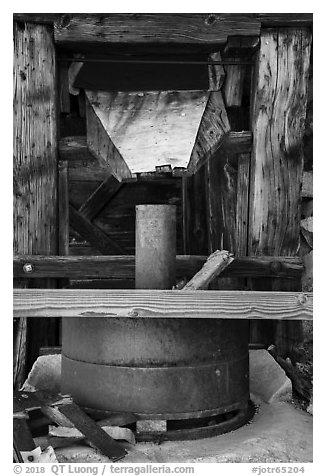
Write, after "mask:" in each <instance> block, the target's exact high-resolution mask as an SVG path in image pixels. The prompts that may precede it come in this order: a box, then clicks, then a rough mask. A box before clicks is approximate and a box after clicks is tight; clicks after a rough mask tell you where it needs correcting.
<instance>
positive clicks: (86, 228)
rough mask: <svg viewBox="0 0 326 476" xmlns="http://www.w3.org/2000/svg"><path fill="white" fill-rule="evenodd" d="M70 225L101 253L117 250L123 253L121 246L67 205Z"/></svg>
mask: <svg viewBox="0 0 326 476" xmlns="http://www.w3.org/2000/svg"><path fill="white" fill-rule="evenodd" d="M69 218H70V225H71V226H72V227H73V228H74V229H75V230H76V231H77V232H78V233H79V234H80V235H81V236H82V237H83V238H85V240H87V241H89V243H90V244H91V245H92V246H94V247H95V248H97V249H98V250H99V251H100V252H101V253H103V254H104V255H105V254H112V253H113V252H118V253H120V254H124V251H123V249H122V247H121V246H120V245H119V244H118V243H116V242H115V241H113V240H112V239H111V238H109V237H108V236H107V235H106V234H105V233H104V232H103V231H102V230H101V229H100V228H98V227H97V226H96V225H94V224H93V223H92V222H90V221H89V220H87V218H85V217H84V216H83V215H81V214H80V213H79V212H78V211H77V210H76V209H75V208H74V207H73V206H72V205H70V206H69Z"/></svg>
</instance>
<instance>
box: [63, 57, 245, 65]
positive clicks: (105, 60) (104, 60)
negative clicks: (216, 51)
mask: <svg viewBox="0 0 326 476" xmlns="http://www.w3.org/2000/svg"><path fill="white" fill-rule="evenodd" d="M57 59H58V61H75V62H80V63H126V64H179V65H187V64H194V65H196V64H197V65H221V66H228V65H230V66H232V65H246V64H249V65H253V64H254V63H253V62H252V61H227V60H224V61H199V60H198V61H195V60H192V61H190V60H186V61H180V60H141V59H139V60H138V59H111V58H57Z"/></svg>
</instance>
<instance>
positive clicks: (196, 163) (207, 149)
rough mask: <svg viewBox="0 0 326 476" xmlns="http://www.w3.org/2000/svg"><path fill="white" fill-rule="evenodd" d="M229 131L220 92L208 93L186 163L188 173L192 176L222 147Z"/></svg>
mask: <svg viewBox="0 0 326 476" xmlns="http://www.w3.org/2000/svg"><path fill="white" fill-rule="evenodd" d="M230 130H231V127H230V123H229V120H228V116H227V113H226V110H225V106H224V101H223V96H222V93H221V92H220V91H213V92H211V93H210V95H209V98H208V101H207V105H206V109H205V112H204V114H203V117H202V120H201V123H200V126H199V129H198V134H197V138H196V142H195V145H194V147H193V149H192V152H191V156H190V160H189V163H188V167H187V170H188V173H189V174H194V173H195V172H197V170H198V169H199V168H200V167H201V166H202V165H203V164H204V163H205V162H206V161H207V160H208V158H209V157H210V156H211V155H212V154H213V153H214V152H215V151H216V150H217V149H218V148H219V147H220V146H221V145H222V143H223V139H224V138H225V135H226V134H227V133H228V132H229V131H230Z"/></svg>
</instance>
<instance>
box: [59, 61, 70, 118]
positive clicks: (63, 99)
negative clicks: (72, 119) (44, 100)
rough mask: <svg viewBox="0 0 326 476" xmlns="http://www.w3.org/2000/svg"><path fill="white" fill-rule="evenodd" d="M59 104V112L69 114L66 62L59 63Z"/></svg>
mask: <svg viewBox="0 0 326 476" xmlns="http://www.w3.org/2000/svg"><path fill="white" fill-rule="evenodd" d="M59 102H60V112H62V113H66V114H69V113H70V95H69V82H68V62H67V61H61V62H60V63H59Z"/></svg>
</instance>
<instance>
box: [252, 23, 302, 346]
mask: <svg viewBox="0 0 326 476" xmlns="http://www.w3.org/2000/svg"><path fill="white" fill-rule="evenodd" d="M310 46H311V32H310V31H308V30H307V29H304V28H298V29H292V28H289V29H274V30H264V31H262V34H261V43H260V49H259V52H258V55H257V66H256V68H255V75H254V80H253V107H252V131H253V150H252V159H251V177H250V205H249V230H248V254H249V255H265V254H266V255H271V254H275V255H287V256H291V255H295V254H296V253H297V250H298V248H299V240H300V234H299V230H300V202H301V190H300V189H301V181H302V171H303V134H304V124H305V115H306V103H307V86H308V75H309V62H310V61H309V60H310ZM252 287H253V288H254V289H257V290H268V289H273V290H279V289H282V290H287V291H293V290H298V289H300V282H299V281H297V282H294V283H288V282H283V281H282V282H276V281H274V280H273V281H268V280H267V281H265V280H259V281H256V282H254V283H252ZM259 328H260V326H258V327H257V323H254V326H253V332H254V333H255V334H256V335H257V338H258V339H259V342H262V340H261V339H265V342H266V343H270V342H271V336H268V333H267V330H266V329H265V328H264V329H263V330H262V331H259ZM273 333H274V337H272V338H273V340H274V342H275V343H276V345H277V347H278V349H279V351H280V353H281V354H282V355H288V352H289V351H290V347H291V346H293V345H295V342H294V341H295V340H297V341H298V336H299V334H300V331H299V328H298V326H297V325H296V324H295V325H294V327H293V324H292V323H291V327H290V324H286V325H283V324H282V323H280V325H278V324H277V325H276V326H274V331H273ZM259 334H260V337H259ZM299 340H300V338H299Z"/></svg>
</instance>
